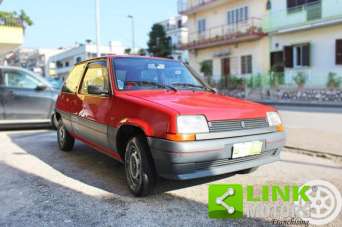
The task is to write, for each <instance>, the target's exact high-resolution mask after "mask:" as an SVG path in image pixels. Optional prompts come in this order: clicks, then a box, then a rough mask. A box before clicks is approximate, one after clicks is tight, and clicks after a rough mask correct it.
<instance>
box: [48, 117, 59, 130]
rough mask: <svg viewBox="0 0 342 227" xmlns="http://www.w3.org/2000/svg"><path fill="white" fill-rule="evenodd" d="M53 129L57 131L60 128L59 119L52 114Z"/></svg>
mask: <svg viewBox="0 0 342 227" xmlns="http://www.w3.org/2000/svg"><path fill="white" fill-rule="evenodd" d="M50 124H51V128H52V129H53V130H57V127H58V121H57V118H56V115H55V114H52V116H51V123H50Z"/></svg>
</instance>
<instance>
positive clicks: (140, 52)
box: [138, 48, 146, 56]
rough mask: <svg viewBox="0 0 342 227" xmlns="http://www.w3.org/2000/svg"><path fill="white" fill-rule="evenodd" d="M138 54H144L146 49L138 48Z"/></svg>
mask: <svg viewBox="0 0 342 227" xmlns="http://www.w3.org/2000/svg"><path fill="white" fill-rule="evenodd" d="M138 55H140V56H145V55H146V50H145V49H143V48H141V49H139V50H138Z"/></svg>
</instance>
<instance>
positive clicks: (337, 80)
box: [327, 72, 342, 89]
mask: <svg viewBox="0 0 342 227" xmlns="http://www.w3.org/2000/svg"><path fill="white" fill-rule="evenodd" d="M341 82H342V78H341V77H337V74H336V73H333V72H330V73H329V75H328V82H327V87H328V88H331V89H337V88H339V87H340V86H341Z"/></svg>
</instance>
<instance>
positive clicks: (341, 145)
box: [279, 106, 342, 156]
mask: <svg viewBox="0 0 342 227" xmlns="http://www.w3.org/2000/svg"><path fill="white" fill-rule="evenodd" d="M279 109H280V114H281V116H282V119H283V121H284V124H285V126H286V129H287V131H288V137H287V145H288V146H291V147H298V148H302V149H308V150H314V151H320V152H327V153H333V154H338V155H340V156H342V140H341V139H342V108H310V107H284V106H280V107H279Z"/></svg>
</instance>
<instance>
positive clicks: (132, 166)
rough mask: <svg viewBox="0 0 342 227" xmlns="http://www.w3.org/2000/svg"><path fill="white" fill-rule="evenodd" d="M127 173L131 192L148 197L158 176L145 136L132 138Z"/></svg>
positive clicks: (128, 146)
mask: <svg viewBox="0 0 342 227" xmlns="http://www.w3.org/2000/svg"><path fill="white" fill-rule="evenodd" d="M125 173H126V179H127V184H128V187H129V190H130V191H131V192H132V193H133V195H135V196H137V197H141V196H147V195H148V194H150V193H151V192H152V191H153V188H154V185H155V181H156V175H155V171H154V168H153V161H152V158H151V156H150V155H149V147H148V144H147V141H146V138H145V137H144V136H143V135H138V136H134V137H132V138H131V139H130V140H129V141H128V143H127V145H126V149H125Z"/></svg>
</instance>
